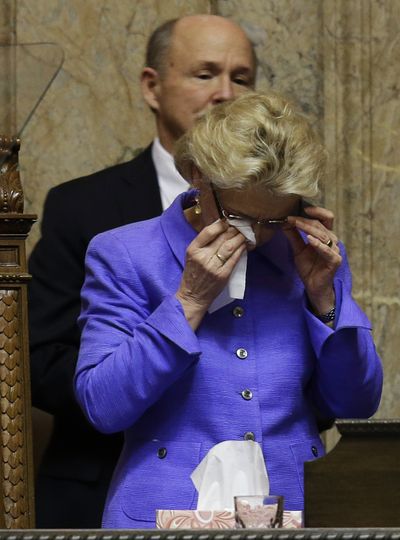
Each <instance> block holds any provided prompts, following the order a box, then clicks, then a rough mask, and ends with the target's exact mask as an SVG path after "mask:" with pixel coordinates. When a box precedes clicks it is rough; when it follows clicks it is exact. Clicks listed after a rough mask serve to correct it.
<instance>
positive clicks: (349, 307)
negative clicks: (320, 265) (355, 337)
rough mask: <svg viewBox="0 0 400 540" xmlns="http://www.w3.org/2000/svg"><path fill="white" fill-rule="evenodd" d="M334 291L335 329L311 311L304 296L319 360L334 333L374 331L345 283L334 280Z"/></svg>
mask: <svg viewBox="0 0 400 540" xmlns="http://www.w3.org/2000/svg"><path fill="white" fill-rule="evenodd" d="M334 289H335V304H336V305H335V310H336V318H335V321H334V325H333V328H331V327H329V326H328V325H326V324H324V323H323V322H322V321H320V320H319V319H318V317H316V316H315V315H314V314H313V313H312V312H311V311H310V309H309V308H308V299H307V296H306V294H304V299H303V308H304V311H305V317H306V322H307V326H308V329H309V333H310V339H311V343H312V345H313V348H314V351H315V354H316V355H317V357H318V358H319V357H320V355H321V351H322V347H323V346H324V343H325V341H326V340H327V339H328V338H329V336H331V335H332V334H333V333H334V332H338V331H340V330H342V329H343V328H365V329H367V330H371V329H372V325H371V323H370V321H369V319H368V317H367V316H366V315H365V313H364V312H363V311H362V310H361V308H360V307H359V306H358V304H357V303H356V302H355V300H354V299H353V298H352V296H351V294H350V292H348V291H347V290H346V289H345V287H344V284H343V281H342V280H341V279H340V278H335V279H334Z"/></svg>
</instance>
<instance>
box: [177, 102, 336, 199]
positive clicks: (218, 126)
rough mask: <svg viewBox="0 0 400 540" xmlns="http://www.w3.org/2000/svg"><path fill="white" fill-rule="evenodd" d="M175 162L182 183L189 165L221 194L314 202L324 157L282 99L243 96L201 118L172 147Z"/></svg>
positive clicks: (303, 123)
mask: <svg viewBox="0 0 400 540" xmlns="http://www.w3.org/2000/svg"><path fill="white" fill-rule="evenodd" d="M175 163H176V166H177V168H178V170H179V171H180V172H181V174H182V175H183V176H184V177H185V178H187V179H190V177H191V171H192V167H193V165H194V166H195V167H196V168H197V169H198V170H199V171H200V173H201V174H202V175H203V177H204V178H205V179H207V180H208V181H210V182H212V183H213V184H215V185H216V186H217V187H219V188H221V189H228V188H233V189H246V187H249V186H250V185H252V186H255V185H259V186H260V187H264V188H265V189H267V190H268V191H269V192H270V193H272V194H273V195H276V196H284V195H298V196H300V197H304V198H307V199H313V198H315V197H316V196H317V195H318V193H319V189H318V182H319V180H320V178H321V177H322V176H323V174H324V171H325V164H326V152H325V149H324V148H323V146H322V145H321V144H320V143H318V141H317V139H316V137H315V135H314V133H313V131H312V129H311V126H310V124H309V122H308V121H307V120H306V119H305V118H304V116H303V115H302V114H301V113H300V112H298V111H297V110H296V109H295V108H294V107H293V105H292V104H290V103H289V102H288V101H287V100H286V99H284V98H283V97H281V96H279V95H277V94H273V93H268V94H261V93H257V92H248V93H246V94H243V95H242V96H240V97H238V98H237V99H235V100H233V101H227V102H224V103H221V104H219V105H216V106H215V107H213V108H212V109H211V110H210V111H208V112H207V113H206V114H205V115H204V116H202V117H201V118H200V119H199V120H198V121H197V122H196V124H195V125H194V126H193V127H192V129H190V130H189V131H188V132H187V133H186V134H185V135H183V136H182V137H181V138H180V139H179V141H178V142H177V144H176V148H175Z"/></svg>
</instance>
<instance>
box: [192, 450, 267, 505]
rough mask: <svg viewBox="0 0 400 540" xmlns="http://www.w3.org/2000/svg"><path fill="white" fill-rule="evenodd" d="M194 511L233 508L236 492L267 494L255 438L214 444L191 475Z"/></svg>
mask: <svg viewBox="0 0 400 540" xmlns="http://www.w3.org/2000/svg"><path fill="white" fill-rule="evenodd" d="M190 477H191V479H192V481H193V483H194V485H195V487H196V489H197V491H198V493H199V499H198V503H197V510H205V511H209V510H219V511H221V509H224V510H234V500H233V498H234V497H235V495H268V494H269V480H268V474H267V470H266V467H265V462H264V456H263V453H262V450H261V447H260V445H259V444H258V443H257V442H254V441H224V442H222V443H219V444H216V445H215V446H213V447H212V448H211V450H210V451H209V452H208V453H207V455H206V456H205V458H204V459H203V460H202V461H201V463H200V464H199V465H198V466H197V467H196V469H195V470H194V471H193V472H192V474H191V475H190Z"/></svg>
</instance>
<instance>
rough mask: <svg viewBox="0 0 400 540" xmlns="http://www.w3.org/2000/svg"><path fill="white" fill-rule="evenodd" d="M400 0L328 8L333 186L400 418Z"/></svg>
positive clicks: (390, 398)
mask: <svg viewBox="0 0 400 540" xmlns="http://www.w3.org/2000/svg"><path fill="white" fill-rule="evenodd" d="M399 24H400V3H399V2H398V1H397V0H385V1H383V2H382V1H378V0H330V1H325V2H324V3H323V32H324V40H323V41H324V63H323V84H324V135H325V141H326V144H327V147H328V150H329V152H330V156H331V170H332V175H331V177H330V181H329V183H328V184H327V186H326V189H325V194H326V201H327V204H328V206H330V207H331V208H333V209H334V210H335V213H336V215H337V225H336V228H337V230H338V233H339V236H340V238H342V239H343V240H344V242H345V244H346V247H347V249H348V252H349V258H350V261H351V266H352V270H353V277H354V292H355V296H356V298H357V299H358V300H359V302H360V304H361V305H362V306H363V307H364V308H365V310H366V311H367V313H368V315H369V316H370V318H371V320H372V323H373V326H374V336H375V340H376V343H377V346H378V350H379V352H380V354H381V356H382V358H383V361H384V367H385V387H384V395H383V400H382V404H381V407H380V409H379V411H378V415H377V416H380V417H396V416H399V415H400V370H399V362H398V358H397V354H398V351H399V350H400V296H399V289H400V279H399V278H400V272H399V262H398V261H399V255H398V254H399V251H400V238H399V234H398V233H399V231H400V212H399V211H398V206H399V203H400V165H399V152H398V148H397V140H398V136H399V131H400V112H399V92H400V86H399V76H400V47H399V33H398V28H399Z"/></svg>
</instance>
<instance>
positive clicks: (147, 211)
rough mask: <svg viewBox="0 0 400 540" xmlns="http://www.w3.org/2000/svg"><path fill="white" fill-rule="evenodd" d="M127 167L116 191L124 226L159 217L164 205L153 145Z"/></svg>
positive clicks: (127, 164)
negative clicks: (153, 158)
mask: <svg viewBox="0 0 400 540" xmlns="http://www.w3.org/2000/svg"><path fill="white" fill-rule="evenodd" d="M125 165H126V166H125V167H124V169H123V171H122V175H121V180H122V182H121V183H120V189H117V190H116V196H117V204H118V206H119V208H120V212H121V217H122V222H123V224H127V223H132V222H135V221H142V220H145V219H150V218H152V217H155V216H159V215H160V214H161V213H162V205H161V197H160V189H159V186H158V180H157V174H156V170H155V167H154V163H153V160H152V157H151V145H150V146H149V147H148V148H146V150H144V151H143V152H142V153H141V154H139V155H138V156H137V157H136V158H135V159H133V160H132V161H130V162H128V163H126V164H125Z"/></svg>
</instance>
